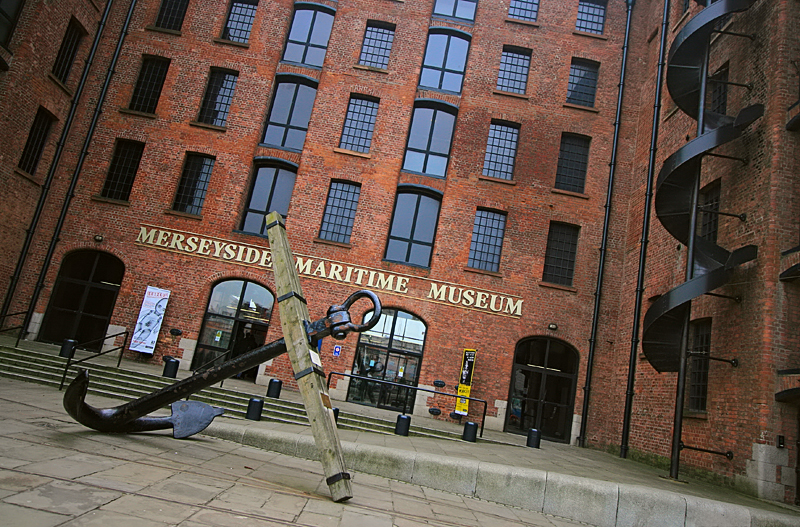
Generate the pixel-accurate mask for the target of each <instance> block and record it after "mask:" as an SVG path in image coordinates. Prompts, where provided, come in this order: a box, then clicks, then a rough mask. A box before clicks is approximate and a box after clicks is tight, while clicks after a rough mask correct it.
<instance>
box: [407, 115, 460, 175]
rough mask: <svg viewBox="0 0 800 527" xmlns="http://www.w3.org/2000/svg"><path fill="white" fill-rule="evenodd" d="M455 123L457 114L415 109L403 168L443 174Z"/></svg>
mask: <svg viewBox="0 0 800 527" xmlns="http://www.w3.org/2000/svg"><path fill="white" fill-rule="evenodd" d="M454 126H455V114H454V113H450V112H449V111H446V110H444V109H438V108H437V109H433V108H426V107H417V108H415V109H414V114H413V116H412V120H411V129H410V132H409V137H408V146H407V147H406V155H405V160H404V162H403V169H404V170H411V171H414V172H421V173H423V174H428V175H432V176H437V177H444V176H445V173H446V170H447V162H448V159H449V154H450V145H451V141H452V137H453V127H454Z"/></svg>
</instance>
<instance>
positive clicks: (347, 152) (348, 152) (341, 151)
mask: <svg viewBox="0 0 800 527" xmlns="http://www.w3.org/2000/svg"><path fill="white" fill-rule="evenodd" d="M333 151H334V152H336V153H337V154H344V155H346V156H353V157H363V158H364V159H372V154H365V153H363V152H356V151H355V150H348V149H346V148H334V149H333Z"/></svg>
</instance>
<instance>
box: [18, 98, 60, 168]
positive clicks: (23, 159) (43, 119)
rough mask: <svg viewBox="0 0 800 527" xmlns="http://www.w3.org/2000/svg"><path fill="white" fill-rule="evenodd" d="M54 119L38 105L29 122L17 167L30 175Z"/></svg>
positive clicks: (38, 161)
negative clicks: (29, 127)
mask: <svg viewBox="0 0 800 527" xmlns="http://www.w3.org/2000/svg"><path fill="white" fill-rule="evenodd" d="M56 121H57V119H56V117H55V116H54V115H53V114H52V113H50V112H49V111H47V110H46V109H45V107H44V106H40V107H39V109H38V110H37V111H36V115H35V116H34V118H33V122H32V123H31V129H30V131H29V132H28V138H27V139H26V140H25V146H24V147H23V149H22V154H21V155H20V157H19V162H18V163H17V168H19V169H20V170H22V171H23V172H25V173H26V174H30V175H31V176H32V175H34V174H35V172H36V169H37V168H38V166H39V163H40V162H41V160H42V155H43V154H44V149H45V147H46V146H47V140H48V138H49V137H50V132H51V131H52V129H53V124H54V123H55V122H56Z"/></svg>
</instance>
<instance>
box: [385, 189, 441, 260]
mask: <svg viewBox="0 0 800 527" xmlns="http://www.w3.org/2000/svg"><path fill="white" fill-rule="evenodd" d="M439 205H440V204H439V200H438V199H436V198H432V197H430V196H428V195H425V194H419V193H416V192H400V193H399V194H398V196H397V202H396V203H395V209H394V214H393V216H392V227H391V229H390V234H389V240H388V242H387V244H386V259H387V260H393V261H396V262H403V263H409V264H413V265H419V266H422V267H428V266H429V265H430V259H431V254H432V252H433V241H434V238H435V235H436V226H437V223H438V218H439Z"/></svg>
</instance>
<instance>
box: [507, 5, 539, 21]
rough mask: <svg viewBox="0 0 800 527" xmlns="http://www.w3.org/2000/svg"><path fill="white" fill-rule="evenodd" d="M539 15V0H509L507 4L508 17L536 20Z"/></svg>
mask: <svg viewBox="0 0 800 527" xmlns="http://www.w3.org/2000/svg"><path fill="white" fill-rule="evenodd" d="M538 16H539V0H511V5H509V6H508V18H515V19H517V20H527V21H528V22H536V18H537V17H538Z"/></svg>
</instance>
